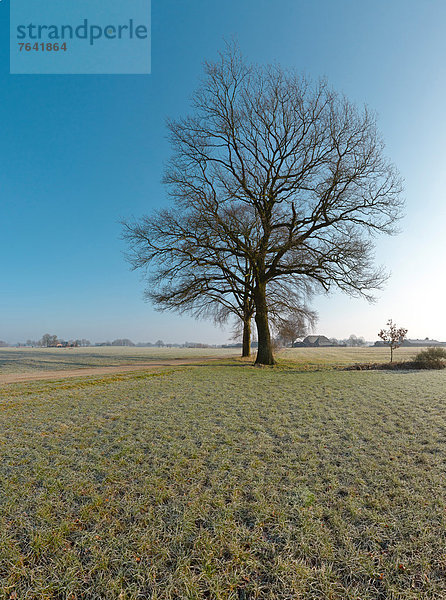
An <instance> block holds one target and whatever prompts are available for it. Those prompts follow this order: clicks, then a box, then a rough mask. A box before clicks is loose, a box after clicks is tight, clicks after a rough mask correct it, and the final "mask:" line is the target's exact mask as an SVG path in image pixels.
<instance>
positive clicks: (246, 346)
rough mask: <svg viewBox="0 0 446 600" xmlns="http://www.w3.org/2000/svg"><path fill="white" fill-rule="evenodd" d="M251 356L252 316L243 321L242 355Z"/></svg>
mask: <svg viewBox="0 0 446 600" xmlns="http://www.w3.org/2000/svg"><path fill="white" fill-rule="evenodd" d="M247 356H251V317H250V318H249V319H247V320H246V321H243V347H242V357H243V358H245V357H247Z"/></svg>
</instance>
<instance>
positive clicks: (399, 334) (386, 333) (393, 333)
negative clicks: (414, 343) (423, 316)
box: [378, 319, 407, 362]
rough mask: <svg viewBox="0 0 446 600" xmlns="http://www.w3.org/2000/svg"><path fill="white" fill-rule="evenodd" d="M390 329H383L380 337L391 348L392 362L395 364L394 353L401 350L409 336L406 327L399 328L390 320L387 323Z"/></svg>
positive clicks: (379, 334)
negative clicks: (397, 349) (398, 349)
mask: <svg viewBox="0 0 446 600" xmlns="http://www.w3.org/2000/svg"><path fill="white" fill-rule="evenodd" d="M387 327H388V329H381V331H380V332H379V333H378V337H380V338H381V339H382V341H383V342H384V343H385V344H387V345H388V346H389V348H390V362H393V351H394V350H396V348H399V347H400V346H401V344H402V343H403V342H404V338H405V337H406V335H407V329H405V328H404V327H397V326H396V324H395V323H394V322H393V321H392V319H389V320H388V321H387Z"/></svg>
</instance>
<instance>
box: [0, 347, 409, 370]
mask: <svg viewBox="0 0 446 600" xmlns="http://www.w3.org/2000/svg"><path fill="white" fill-rule="evenodd" d="M418 350H419V349H416V350H414V349H411V348H399V349H398V350H397V351H396V352H395V360H410V359H411V358H413V357H414V355H415V354H416V352H417V351H418ZM238 352H239V351H238V350H237V349H234V348H229V349H222V348H131V347H127V348H125V347H114V348H113V347H98V348H0V374H2V373H5V374H6V373H33V372H36V371H53V370H68V369H79V368H88V367H105V366H121V365H132V364H133V365H137V364H141V363H150V362H156V361H162V360H169V359H180V360H181V359H202V358H220V357H221V358H223V359H226V358H230V357H233V356H236V355H237V354H238ZM279 356H280V357H281V359H282V362H283V361H291V363H292V365H300V366H302V367H304V368H314V367H323V368H326V367H332V366H342V365H349V364H354V363H365V362H379V361H382V362H385V361H388V360H389V350H387V349H386V348H290V349H286V350H282V351H281V352H280V353H279Z"/></svg>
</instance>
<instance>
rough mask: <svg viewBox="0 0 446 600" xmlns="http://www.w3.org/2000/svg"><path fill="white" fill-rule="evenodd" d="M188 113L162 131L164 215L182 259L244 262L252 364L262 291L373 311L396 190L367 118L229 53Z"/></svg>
mask: <svg viewBox="0 0 446 600" xmlns="http://www.w3.org/2000/svg"><path fill="white" fill-rule="evenodd" d="M193 108H194V112H193V114H192V115H191V116H189V117H186V118H183V119H180V120H177V121H170V122H169V123H168V127H169V131H170V139H171V144H172V147H173V156H172V159H171V161H170V163H169V165H168V167H167V171H166V174H165V178H164V182H165V184H166V185H167V187H168V190H169V194H170V196H171V198H172V200H173V203H174V209H173V211H174V212H175V213H176V215H177V217H179V216H181V218H182V219H183V222H185V223H187V225H186V227H187V231H185V235H186V238H187V239H188V240H189V241H190V240H192V244H191V246H190V250H191V251H192V252H195V251H196V249H197V248H201V250H202V251H203V252H204V253H207V254H208V255H209V256H211V255H216V254H217V255H218V256H220V257H224V259H225V260H232V261H235V260H238V261H243V260H247V261H248V262H249V265H250V268H251V269H252V278H253V288H252V298H253V300H254V305H255V322H256V326H257V333H258V342H259V346H258V353H257V358H256V362H257V363H260V364H273V363H274V357H273V352H272V344H271V334H270V327H269V314H270V307H269V305H268V288H269V287H271V284H272V282H275V281H285V282H286V284H287V285H289V286H293V285H295V284H298V283H299V282H301V281H302V280H303V279H305V280H309V281H311V282H313V283H315V284H317V285H319V286H320V287H322V288H323V289H324V290H329V289H331V288H332V287H337V288H340V289H341V290H343V291H345V292H347V293H349V294H352V295H360V296H365V297H367V298H369V299H371V290H373V289H376V288H379V287H380V286H381V285H382V284H383V282H384V281H385V280H386V274H385V273H384V272H383V270H382V269H380V268H376V267H375V266H374V261H373V248H374V245H373V240H372V238H373V235H375V234H378V233H386V234H391V233H394V232H395V222H396V220H397V219H398V218H399V217H400V211H401V206H402V202H401V200H400V194H401V189H402V186H401V181H400V179H399V176H398V174H397V172H396V170H395V168H394V167H393V165H392V164H391V163H389V162H388V160H387V159H386V158H385V157H384V153H383V148H384V146H383V143H382V141H381V139H380V137H379V135H378V133H377V130H376V125H375V118H374V116H373V115H372V114H370V112H369V111H368V110H367V108H364V109H363V110H358V109H357V108H356V107H355V106H354V105H352V104H351V103H350V102H349V101H348V100H347V99H346V98H344V97H343V96H340V95H339V94H336V93H335V92H334V91H333V90H331V89H330V88H329V87H328V85H327V84H326V83H325V82H323V81H321V82H319V83H317V84H312V83H311V82H309V81H307V80H306V79H304V78H301V77H299V76H297V75H296V74H295V73H293V72H290V71H285V70H283V69H281V68H280V67H279V66H257V65H254V66H251V65H248V64H245V62H244V61H243V60H242V58H241V57H240V55H239V53H238V51H237V49H234V48H231V47H229V48H228V49H227V50H226V52H224V53H223V54H222V55H221V56H220V59H219V61H217V62H216V63H207V64H206V72H205V78H204V80H203V83H202V85H201V87H200V88H199V89H198V91H197V92H196V94H195V96H194V100H193ZM194 220H195V221H197V222H198V221H200V220H201V221H200V226H199V227H198V228H195V229H194V228H193V223H194Z"/></svg>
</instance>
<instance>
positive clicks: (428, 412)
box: [0, 350, 446, 600]
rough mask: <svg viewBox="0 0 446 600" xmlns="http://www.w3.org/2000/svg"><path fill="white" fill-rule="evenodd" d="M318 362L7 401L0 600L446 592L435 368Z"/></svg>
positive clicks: (445, 434) (442, 387)
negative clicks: (348, 367) (347, 367)
mask: <svg viewBox="0 0 446 600" xmlns="http://www.w3.org/2000/svg"><path fill="white" fill-rule="evenodd" d="M325 352H327V354H325V360H324V353H323V351H317V352H313V353H310V354H308V352H307V355H306V359H305V351H304V353H302V351H301V350H290V351H287V352H286V353H285V354H284V355H283V359H282V360H283V362H282V366H279V367H276V368H254V367H252V366H250V365H242V364H237V362H236V361H232V363H231V362H230V361H228V360H226V362H227V363H228V364H227V365H226V366H225V365H223V366H216V365H214V364H212V365H209V366H201V367H187V368H176V369H172V370H171V371H169V372H165V373H160V374H151V375H149V374H143V373H137V374H126V375H125V376H113V377H104V378H88V379H87V378H85V379H77V380H66V381H63V380H61V381H57V382H52V383H45V382H35V383H32V384H26V385H22V384H21V385H9V386H5V387H3V388H0V458H1V460H0V465H1V466H0V598H16V599H22V598H26V599H32V600H34V599H36V600H37V599H39V600H40V599H61V600H62V599H64V600H67V599H70V600H77V599H81V598H84V599H98V600H100V599H101V600H102V599H104V600H107V599H128V600H130V599H132V600H133V599H138V598H139V599H143V598H152V599H156V600H161V599H166V600H167V599H170V600H174V599H175V600H183V599H191V600H192V599H196V600H199V599H209V600H212V599H215V600H226V599H227V600H248V599H249V600H251V599H255V598H258V599H271V600H272V599H275V600H287V599H289V600H298V599H302V600H307V599H308V600H316V599H318V600H319V599H320V600H326V599H327V600H350V599H351V600H353V599H355V600H371V599H374V600H375V599H376V600H385V599H389V600H396V599H398V600H406V599H407V600H414V599H426V600H430V599H438V600H440V599H444V598H446V535H445V531H446V529H445V525H446V510H445V509H446V494H445V464H446V412H445V411H446V373H445V371H423V372H421V371H411V372H405V371H401V372H390V371H339V370H333V369H330V368H322V367H324V365H328V366H330V365H336V364H346V363H344V361H347V362H348V361H349V360H350V361H351V360H352V359H351V358H350V357H351V356H353V360H356V358H355V357H358V354H353V355H349V354H348V352H350V351H347V350H344V351H343V353H340V354H337V355H335V356H333V355H332V354H331V351H325ZM371 352H372V353H374V352H375V351H374V350H372V351H371ZM398 352H400V351H398ZM59 356H60V355H59ZM397 357H398V358H402V357H401V356H400V355H398V356H397ZM368 358H370V362H373V361H375V360H376V356H375V354H373V356H372V355H371V354H368V355H362V356H361V358H360V360H358V362H366V361H367V359H368ZM126 359H127V357H126ZM293 360H294V361H296V366H295V367H293V362H292V361H293ZM223 362H224V361H223ZM314 366H318V367H320V370H314ZM307 368H308V369H309V370H308V371H307V370H306V369H307ZM312 369H313V370H312Z"/></svg>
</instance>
